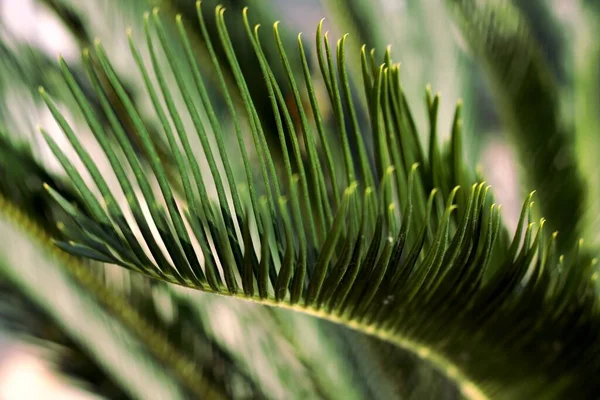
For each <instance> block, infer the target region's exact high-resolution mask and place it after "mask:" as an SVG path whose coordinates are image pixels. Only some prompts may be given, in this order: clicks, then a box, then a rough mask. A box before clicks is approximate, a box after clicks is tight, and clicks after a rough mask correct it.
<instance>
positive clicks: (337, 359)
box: [0, 0, 600, 399]
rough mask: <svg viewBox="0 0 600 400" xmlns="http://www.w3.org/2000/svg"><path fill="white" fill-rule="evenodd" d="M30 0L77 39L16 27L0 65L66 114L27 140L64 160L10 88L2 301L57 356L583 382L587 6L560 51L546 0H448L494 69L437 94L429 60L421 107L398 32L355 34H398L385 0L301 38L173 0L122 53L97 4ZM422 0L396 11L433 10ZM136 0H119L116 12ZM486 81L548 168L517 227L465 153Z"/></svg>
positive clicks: (123, 368) (330, 387) (0, 206)
mask: <svg viewBox="0 0 600 400" xmlns="http://www.w3.org/2000/svg"><path fill="white" fill-rule="evenodd" d="M42 3H44V4H45V6H46V7H48V9H49V10H51V11H52V12H54V13H55V15H56V16H57V17H58V18H60V20H61V21H62V22H63V23H64V24H65V26H67V27H68V28H69V29H70V31H71V32H72V34H73V37H74V38H75V39H76V41H77V43H78V45H79V46H81V49H82V51H81V59H80V60H79V59H68V58H67V57H65V58H63V57H62V56H61V57H59V58H58V61H57V62H54V61H51V60H49V59H47V58H46V57H45V56H44V55H43V54H41V53H39V52H36V51H35V50H34V49H33V48H31V47H28V46H22V47H19V46H16V45H15V43H12V42H8V41H6V44H3V53H4V54H5V57H3V72H2V73H3V75H2V76H3V77H8V78H9V79H14V80H15V82H11V85H13V86H18V87H19V89H22V88H26V89H25V93H27V94H29V93H30V92H29V90H31V89H32V88H34V87H35V86H39V88H38V89H37V91H38V92H39V94H36V95H35V97H32V99H33V100H30V99H29V97H27V99H28V101H29V102H30V103H29V106H30V107H31V110H32V112H31V114H33V112H34V111H36V110H38V108H37V103H38V102H39V101H40V100H41V101H42V102H43V103H44V104H45V107H46V110H47V111H48V112H49V114H50V115H51V116H52V119H53V121H54V122H55V123H56V126H57V127H58V128H59V129H54V130H53V129H50V128H49V127H48V126H46V123H44V124H42V126H38V127H37V128H36V130H37V132H36V133H35V136H34V137H33V139H31V143H41V144H40V146H41V148H42V149H46V151H47V150H48V149H49V150H50V151H51V153H52V154H53V157H54V159H55V160H57V161H58V164H59V165H60V167H61V168H60V169H58V171H61V172H56V171H54V170H50V169H49V168H48V164H47V163H44V162H43V161H40V160H39V158H36V156H35V151H33V150H31V148H28V147H27V146H23V143H27V141H26V140H25V139H23V137H21V136H17V135H18V132H19V129H23V127H22V126H20V125H19V123H18V122H19V120H18V118H15V117H14V115H15V113H28V112H29V110H27V109H23V107H26V104H24V105H23V106H21V105H19V106H18V110H19V111H18V112H15V111H14V104H12V103H11V102H10V98H9V97H7V96H5V97H4V98H3V103H2V107H0V116H1V118H2V125H3V131H4V132H3V134H2V136H0V140H1V143H2V146H1V147H0V151H1V152H2V159H1V160H2V161H0V170H1V171H2V172H3V176H5V178H3V179H2V181H0V190H1V192H0V193H1V194H0V215H1V216H2V218H1V219H0V230H1V231H2V237H3V238H7V242H6V244H3V245H2V246H0V249H1V250H0V267H1V268H0V270H1V271H2V274H1V275H0V276H2V281H1V282H0V283H1V285H0V288H1V289H2V295H3V299H4V298H5V299H6V301H3V305H4V303H6V304H7V305H8V307H3V309H6V310H3V312H4V313H5V314H6V317H4V314H3V319H5V320H6V321H10V322H11V323H10V327H11V329H12V330H13V331H16V332H26V333H27V334H28V335H29V336H30V337H38V338H41V339H43V340H45V341H47V342H54V343H57V344H59V345H60V346H61V347H60V348H61V349H63V350H61V351H60V352H59V353H60V354H61V356H60V358H59V360H60V362H59V366H60V368H61V369H62V370H63V371H64V372H65V373H67V374H68V375H71V376H73V377H74V378H76V379H78V381H79V382H83V384H85V385H86V387H87V388H88V389H89V390H92V391H95V392H96V393H99V394H101V395H104V396H106V397H109V398H144V399H146V398H157V399H165V398H244V399H245V398H274V399H287V398H325V399H328V398H332V399H338V398H339V399H347V398H382V399H387V398H403V397H409V396H412V397H413V398H423V397H427V396H428V397H431V398H460V397H465V398H470V399H487V398H494V399H495V398H499V399H520V398H540V399H545V398H548V399H562V398H582V399H587V398H595V397H597V396H598V394H599V393H600V382H599V381H598V380H597V378H596V376H597V373H598V371H600V341H599V340H598V332H600V331H599V328H600V307H599V293H598V287H597V277H598V268H597V266H596V264H597V261H596V258H595V255H596V253H597V234H598V232H597V228H596V225H595V224H594V222H595V217H596V216H597V215H598V213H596V212H595V210H596V207H597V200H598V196H597V195H598V193H596V191H595V189H594V188H595V187H597V176H595V173H594V172H593V171H594V170H595V168H594V164H593V161H594V155H595V154H596V147H595V145H596V144H597V139H596V138H595V136H594V135H595V134H596V133H597V132H598V127H599V126H600V125H599V121H598V114H597V113H594V112H593V105H597V104H598V102H597V99H595V98H593V97H592V96H593V95H595V94H597V92H596V91H595V90H596V89H597V88H598V87H599V83H600V82H599V77H598V75H597V71H595V70H594V68H593V65H595V64H593V62H592V61H589V60H595V59H597V58H598V57H597V55H598V54H600V53H599V52H598V49H597V48H596V47H597V46H595V43H593V44H590V41H589V39H587V38H588V37H589V35H593V34H594V32H595V31H596V30H597V27H596V26H595V25H594V23H593V21H591V22H589V23H588V24H583V25H582V27H581V28H579V31H578V33H577V40H578V41H579V42H578V43H579V46H580V47H584V46H587V47H586V49H587V51H586V52H585V53H584V54H583V55H582V56H580V57H578V59H577V60H578V61H577V64H576V65H575V67H574V72H572V71H570V72H569V73H566V72H561V71H563V70H562V68H563V67H564V65H562V64H561V60H562V59H563V58H565V57H562V58H561V57H555V58H554V59H552V58H549V57H548V54H552V53H551V52H549V51H547V50H548V48H555V47H558V44H559V43H560V39H557V38H556V37H555V36H553V35H552V32H550V33H548V31H543V30H542V29H539V27H540V26H544V25H545V24H548V21H549V20H550V19H551V18H552V14H551V13H550V11H549V9H548V8H547V7H546V6H545V5H543V4H541V2H535V3H536V4H537V6H536V5H532V6H531V8H527V7H522V8H519V7H518V6H515V5H512V4H511V3H510V2H508V1H501V0H499V1H490V2H478V1H475V0H446V1H445V2H444V6H445V7H446V8H445V11H443V12H444V13H446V14H447V15H448V16H449V17H451V18H452V21H453V23H454V26H455V27H456V28H458V30H459V31H460V35H461V38H462V41H464V43H466V46H467V47H468V48H469V49H470V51H471V52H472V53H473V57H474V59H475V60H476V61H477V63H476V64H472V65H470V66H469V65H466V66H465V71H466V73H468V74H470V73H473V71H476V70H477V69H478V68H479V67H483V75H484V76H485V78H486V79H487V82H488V83H489V85H490V88H491V90H488V91H487V92H486V91H484V90H483V89H481V88H479V87H477V85H474V86H473V87H471V90H470V91H469V92H468V93H470V96H469V97H467V100H470V101H471V102H473V103H475V104H474V105H472V106H470V105H469V104H467V102H465V105H464V106H463V102H462V101H459V102H458V104H457V106H456V108H455V109H454V110H453V114H452V115H451V117H450V118H443V115H445V114H443V113H444V112H445V111H443V110H442V100H441V97H440V95H439V94H434V93H433V92H432V89H431V86H428V87H427V89H426V92H425V107H424V113H423V114H419V112H417V111H416V109H417V108H416V107H414V106H413V100H412V99H410V95H409V90H408V89H406V88H405V86H404V83H403V82H402V81H401V77H400V75H401V74H400V66H399V64H397V63H396V62H394V61H393V59H392V55H391V50H390V48H389V47H388V48H387V49H386V50H385V52H383V54H380V52H378V51H375V50H372V51H371V50H370V48H371V47H374V48H379V49H380V48H381V44H382V43H381V41H382V40H384V39H382V38H383V37H384V36H385V29H383V28H382V27H381V24H380V23H378V22H377V21H378V20H379V19H380V18H382V14H383V8H379V6H377V5H375V6H372V7H369V6H365V4H366V2H360V1H349V2H335V1H333V0H331V1H327V2H326V3H327V4H328V5H329V6H330V7H331V8H330V10H333V11H334V14H333V15H335V16H336V19H335V20H336V21H337V22H338V23H339V25H340V26H341V27H342V28H344V29H345V30H348V31H350V32H351V34H352V35H350V36H348V35H346V36H342V37H341V38H340V39H339V40H337V41H336V42H335V43H334V41H333V39H332V35H330V34H329V33H328V32H325V33H323V21H321V22H320V23H319V24H318V28H317V31H316V35H315V37H314V39H315V40H314V44H313V45H311V44H310V43H311V42H312V40H311V39H310V38H307V36H306V35H298V36H297V37H296V38H294V35H293V34H292V33H291V31H290V30H289V29H285V28H283V24H280V23H278V22H276V23H275V24H274V25H272V30H271V29H270V28H269V25H268V24H267V23H268V22H269V21H271V20H272V17H271V16H272V12H273V10H271V9H270V8H269V7H267V6H265V5H264V4H262V3H260V4H256V5H255V6H256V10H257V14H256V15H257V17H256V21H258V20H260V21H262V23H263V26H262V27H259V25H257V24H256V23H255V22H251V19H252V17H253V11H252V10H253V9H251V10H250V11H249V9H248V8H243V10H235V9H236V8H238V7H239V4H238V2H236V1H233V0H230V1H229V2H228V3H229V4H226V5H228V6H229V7H231V8H233V9H234V10H231V11H228V12H226V11H225V10H226V8H225V7H223V6H217V5H216V4H201V3H200V2H197V3H195V4H194V3H190V2H186V1H183V0H177V1H164V2H162V3H161V4H160V6H161V8H160V9H159V8H154V9H153V10H152V11H151V12H146V13H144V14H143V18H142V19H141V20H139V19H134V21H141V22H138V23H137V24H135V25H133V24H132V27H131V28H129V29H127V32H126V35H124V36H123V37H125V38H126V41H127V47H128V52H129V56H128V57H127V59H126V60H125V57H124V56H123V54H122V53H123V46H119V45H117V44H115V43H108V44H105V43H104V41H100V40H98V39H93V35H92V34H91V31H92V26H93V25H94V24H93V23H89V24H88V23H86V22H84V21H85V18H84V17H83V16H84V15H85V11H84V8H85V7H83V6H81V5H79V6H78V5H76V4H71V3H70V2H67V1H64V2H63V1H62V0H44V1H42ZM84 3H85V2H84ZM112 3H113V2H112V1H110V0H107V4H110V5H111V7H107V8H106V10H107V11H110V12H114V11H112V10H114V6H115V5H114V4H112ZM141 3H144V4H141ZM207 3H210V2H207ZM438 3H439V2H438ZM378 4H379V3H378ZM431 4H433V3H432V2H425V3H424V5H422V6H410V7H411V12H412V13H413V14H411V15H413V16H418V15H421V16H422V18H424V19H425V18H427V17H428V16H430V15H431V14H430V12H431V10H432V9H433V7H432V5H431ZM192 5H193V7H192ZM440 5H442V4H438V6H440ZM94 6H96V5H95V4H94ZM146 6H147V4H146V2H136V1H132V2H129V3H127V4H125V5H121V7H123V12H124V13H125V15H126V16H127V15H141V14H140V9H145V8H146ZM579 6H580V7H581V9H582V10H586V11H589V12H595V9H594V7H596V5H595V3H594V2H592V1H589V2H585V1H582V2H581V4H580V5H579ZM99 7H102V5H100V6H99ZM382 7H383V6H382ZM406 7H409V6H406ZM532 10H543V11H544V12H545V13H540V12H532ZM95 11H96V12H98V9H95ZM596 15H597V14H596ZM96 20H97V19H96ZM227 21H229V23H227ZM252 21H254V19H252ZM107 23H108V24H109V25H110V21H108V22H107ZM554 23H555V24H558V23H557V22H554ZM111 29H112V28H111ZM444 36H447V35H446V34H444V35H442V36H439V35H438V36H437V37H433V38H431V42H432V43H434V44H435V43H436V41H437V42H439V43H443V42H444V40H447V38H446V37H444ZM544 40H546V41H547V42H548V43H549V44H546V48H545V47H544V46H541V45H540V43H544ZM361 42H365V43H367V45H368V46H369V47H368V46H367V45H365V46H362V47H360V46H359V43H361ZM120 43H121V44H123V42H120ZM312 46H314V51H313V50H312ZM423 51H425V50H424V49H423ZM594 57H595V58H594ZM413 59H414V60H416V62H418V57H414V56H413ZM579 59H581V61H580V60H579ZM31 66H35V68H31ZM428 67H431V66H428ZM429 69H431V68H429ZM437 70H438V71H442V70H443V68H441V67H440V68H438V69H437ZM3 82H7V84H8V82H10V81H9V80H7V79H3ZM569 91H570V92H572V93H574V94H573V96H574V98H575V102H574V104H575V107H574V108H573V109H574V110H575V118H572V119H571V118H568V117H566V116H565V114H566V113H565V112H564V110H565V109H567V111H568V106H566V105H565V104H564V102H562V99H563V98H565V97H566V95H564V94H563V93H567V92H569ZM478 96H491V98H492V99H494V100H495V103H496V104H497V105H498V107H497V110H496V109H494V110H493V111H492V112H494V113H495V115H497V119H498V121H502V122H503V124H504V125H503V126H504V127H505V129H506V130H507V132H508V133H509V135H508V137H509V138H510V139H511V140H512V142H513V143H514V144H515V149H516V154H517V156H518V159H519V161H520V165H521V166H522V167H523V180H524V182H525V185H526V186H528V187H531V188H533V187H535V188H537V194H535V197H534V194H533V192H531V193H530V194H529V195H528V196H526V197H525V198H524V201H523V206H522V208H521V212H520V216H519V218H518V221H516V228H515V229H514V230H512V229H509V228H508V227H507V224H506V222H505V221H504V218H503V216H502V213H501V206H500V205H498V204H497V203H496V202H495V201H494V199H493V189H491V187H490V186H489V185H488V184H487V183H486V182H485V180H484V178H483V176H482V173H481V171H476V170H475V169H474V168H473V167H472V165H471V163H470V162H467V159H469V158H472V155H473V154H474V153H476V152H477V151H478V149H477V148H478V146H479V145H478V144H477V143H479V142H480V141H481V139H480V138H479V139H477V137H476V136H473V135H470V134H469V132H468V131H467V130H463V114H464V113H465V112H468V113H469V115H478V111H480V112H481V113H483V108H479V109H478V108H477V107H478V104H477V102H476V101H475V100H476V98H477V97H478ZM463 107H464V108H465V109H466V111H465V110H463ZM480 107H481V106H480ZM413 109H414V110H415V111H413ZM420 116H422V117H423V118H421V117H420ZM445 119H447V120H449V122H450V125H449V126H444V124H443V122H445V121H444V120H445ZM30 120H31V118H29V119H27V121H30ZM465 122H467V123H468V124H470V125H468V126H470V127H471V128H474V127H477V126H479V127H481V126H484V125H485V124H490V121H488V120H486V119H485V118H483V117H479V118H475V117H474V118H473V121H470V122H469V121H465ZM423 132H427V133H426V134H425V135H424V134H423ZM443 132H448V133H449V134H444V133H443ZM38 139H43V141H38ZM42 142H43V143H42ZM424 143H426V145H424ZM62 171H64V173H63V172H62ZM496 194H497V193H496ZM534 199H535V200H534ZM534 201H535V202H538V203H539V205H540V207H534ZM538 209H539V210H538ZM539 211H541V213H542V214H543V215H544V216H546V218H547V219H545V218H541V217H540V216H538V215H537V214H538V212H539ZM557 232H560V234H558V233H557ZM579 238H585V241H584V240H583V239H579ZM217 295H219V296H217ZM15 310H16V311H15ZM314 317H318V318H314ZM24 321H27V322H24Z"/></svg>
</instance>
